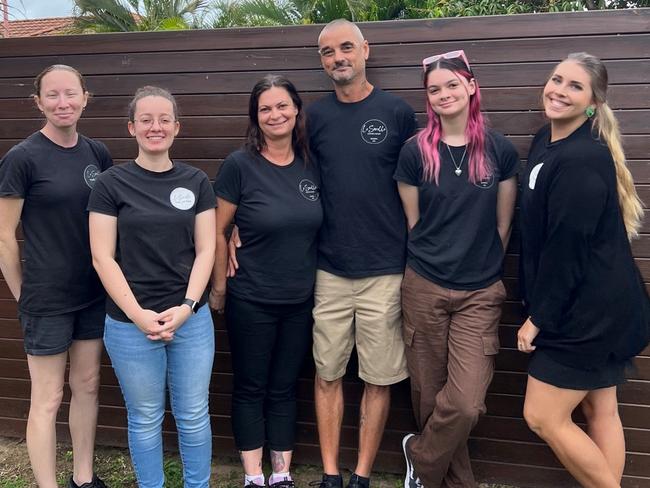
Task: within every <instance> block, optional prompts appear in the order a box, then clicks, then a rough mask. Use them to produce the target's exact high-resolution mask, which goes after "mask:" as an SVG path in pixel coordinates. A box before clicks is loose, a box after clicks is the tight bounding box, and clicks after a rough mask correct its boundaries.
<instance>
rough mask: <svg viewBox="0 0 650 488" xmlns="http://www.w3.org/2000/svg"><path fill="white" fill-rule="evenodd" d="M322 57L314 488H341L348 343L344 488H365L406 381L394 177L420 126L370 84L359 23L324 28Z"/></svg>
mask: <svg viewBox="0 0 650 488" xmlns="http://www.w3.org/2000/svg"><path fill="white" fill-rule="evenodd" d="M318 52H319V54H320V58H321V63H322V66H323V69H324V70H325V73H327V75H328V76H329V77H330V78H331V80H332V82H333V85H334V93H332V94H329V95H327V96H325V97H323V98H322V99H320V100H318V101H317V102H315V103H313V104H312V105H311V106H310V107H309V108H308V110H307V115H308V120H309V126H308V127H309V132H310V143H311V149H312V151H313V152H314V154H315V156H316V160H317V162H318V165H319V168H320V172H321V199H322V204H323V208H324V217H325V219H324V222H323V226H322V227H321V233H320V236H319V256H318V272H317V276H316V288H315V308H314V348H313V352H314V361H315V363H316V379H315V402H316V416H317V422H318V433H319V437H320V448H321V456H322V459H323V471H324V474H323V479H322V481H321V483H320V488H342V487H343V479H342V477H341V475H340V472H339V466H338V460H339V444H340V433H341V423H342V419H343V405H344V399H343V387H342V377H343V375H344V374H345V371H346V367H347V363H348V360H349V359H350V355H351V352H352V349H353V347H354V346H356V349H357V355H358V359H359V361H358V362H359V371H358V374H359V377H360V378H361V379H362V380H363V382H364V391H363V396H362V399H361V406H360V412H359V450H358V458H357V464H356V468H355V470H354V473H353V475H352V477H351V479H350V480H349V483H348V485H347V486H348V488H366V487H368V486H369V485H370V473H371V470H372V465H373V463H374V460H375V456H376V454H377V450H378V448H379V444H380V442H381V438H382V435H383V432H384V426H385V423H386V418H387V417H388V411H389V407H390V385H392V384H394V383H397V382H399V381H402V380H404V379H405V378H407V377H408V373H407V369H406V361H405V357H404V343H403V341H402V328H401V309H400V285H401V282H402V274H403V272H404V263H405V252H406V222H405V219H404V212H403V211H402V207H401V203H400V199H399V195H398V193H397V187H396V185H395V182H394V181H393V172H394V170H395V166H396V164H397V159H398V156H399V152H400V149H401V147H402V144H403V143H404V141H406V140H407V139H408V138H409V137H411V136H412V135H413V133H414V132H415V129H416V121H415V115H414V113H413V109H411V107H409V106H408V104H407V103H405V102H404V101H403V100H402V99H400V98H398V97H396V96H394V95H391V94H389V93H386V92H384V91H382V90H380V89H379V88H376V87H374V86H373V85H372V84H371V83H370V82H368V80H367V79H366V60H367V59H368V56H369V53H370V47H369V45H368V41H366V40H365V39H364V37H363V34H362V33H361V31H360V30H359V27H358V26H357V25H355V24H353V23H352V22H349V21H347V20H343V19H340V20H335V21H333V22H330V23H329V24H327V25H326V26H325V27H324V28H323V30H322V31H321V33H320V35H319V37H318Z"/></svg>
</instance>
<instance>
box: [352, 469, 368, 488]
mask: <svg viewBox="0 0 650 488" xmlns="http://www.w3.org/2000/svg"><path fill="white" fill-rule="evenodd" d="M347 488H370V479H369V478H361V477H360V476H359V475H358V474H356V473H352V476H350V482H349V483H348V486H347Z"/></svg>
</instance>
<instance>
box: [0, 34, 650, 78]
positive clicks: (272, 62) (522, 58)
mask: <svg viewBox="0 0 650 488" xmlns="http://www.w3.org/2000/svg"><path fill="white" fill-rule="evenodd" d="M569 40H570V42H571V43H572V48H573V49H574V50H575V51H588V52H590V53H592V54H594V55H596V56H598V57H600V58H601V59H612V58H614V59H616V58H618V57H619V55H620V52H621V51H624V52H628V53H630V58H647V57H650V47H649V46H650V35H648V34H630V35H609V36H584V37H579V38H566V37H559V38H536V39H490V40H482V41H478V42H476V41H474V42H465V41H464V42H463V44H462V46H459V43H458V42H423V43H418V44H401V45H391V44H388V45H386V44H375V45H372V46H371V56H370V60H369V62H368V66H369V67H371V68H372V67H374V66H382V67H389V66H419V65H420V62H421V60H422V59H423V58H425V57H427V56H430V55H431V53H440V52H448V51H453V50H456V49H459V47H462V48H464V50H465V52H466V53H467V55H468V57H469V61H470V63H471V64H472V66H473V67H474V66H475V65H476V66H478V65H479V64H485V63H522V62H531V61H533V62H539V61H550V62H557V61H559V60H561V59H563V58H564V57H565V56H566V44H567V42H569ZM315 44H316V38H314V39H313V41H312V45H311V46H301V47H295V48H275V47H269V48H268V49H263V50H260V49H259V48H255V49H249V50H238V49H230V50H227V51H223V50H218V46H216V45H215V46H214V47H215V49H211V50H204V51H198V50H194V51H191V52H186V51H178V52H160V53H150V52H147V53H137V52H135V53H120V54H92V53H91V54H76V55H74V54H71V55H66V56H64V55H54V56H30V57H24V56H21V57H10V58H6V59H4V60H3V62H2V63H1V64H0V78H8V77H16V76H26V77H32V76H35V75H36V74H37V73H39V72H40V71H41V70H42V69H44V68H45V67H47V66H49V65H52V64H69V65H73V66H74V67H75V68H77V69H78V70H79V71H80V72H81V73H83V74H84V75H85V76H89V75H102V74H117V73H120V74H126V75H131V74H145V73H160V72H165V73H188V72H195V71H212V72H219V71H274V70H276V69H277V67H278V66H282V67H283V68H284V69H292V70H293V69H319V68H320V57H319V56H318V53H317V52H316V49H315Z"/></svg>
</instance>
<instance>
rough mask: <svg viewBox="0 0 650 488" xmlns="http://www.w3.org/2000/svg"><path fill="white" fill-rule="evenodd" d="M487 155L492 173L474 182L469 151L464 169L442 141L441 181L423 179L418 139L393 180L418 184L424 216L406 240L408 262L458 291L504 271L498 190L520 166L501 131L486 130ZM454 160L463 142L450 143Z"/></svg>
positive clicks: (402, 155) (404, 151)
mask: <svg viewBox="0 0 650 488" xmlns="http://www.w3.org/2000/svg"><path fill="white" fill-rule="evenodd" d="M486 147H487V153H488V155H489V158H490V161H491V163H492V176H490V177H489V178H487V179H486V180H484V181H482V182H481V183H478V184H474V183H472V182H470V181H469V179H468V170H467V155H466V156H465V159H464V161H465V163H463V166H462V170H463V173H462V174H461V175H460V176H456V174H455V169H456V168H455V166H454V164H453V163H452V160H451V158H450V156H449V151H448V150H447V147H446V146H445V144H444V143H441V144H440V174H439V178H438V181H439V185H436V184H435V182H433V183H431V182H428V181H427V182H425V181H423V178H422V174H423V173H422V171H423V170H422V157H421V155H420V150H419V148H418V145H417V141H416V138H413V139H411V140H410V141H408V142H407V143H406V144H405V145H404V148H403V149H402V152H401V153H400V156H399V162H398V164H397V170H396V171H395V179H396V180H397V181H401V182H404V183H407V184H409V185H412V186H416V187H418V189H419V191H418V195H419V208H420V220H419V221H418V222H417V223H416V224H415V227H413V229H411V232H410V234H409V240H408V258H407V263H408V265H409V266H410V267H411V268H413V270H414V271H415V272H417V273H418V274H420V275H422V276H423V277H425V278H427V279H428V280H430V281H433V282H434V283H436V284H438V285H440V286H444V287H446V288H451V289H455V290H478V289H480V288H485V287H486V286H489V285H490V284H492V283H494V282H495V281H497V280H498V279H499V277H500V275H501V263H502V260H503V252H504V249H503V245H502V244H501V238H500V237H499V233H498V231H497V219H496V208H497V192H498V189H499V183H500V182H501V181H504V180H507V179H509V178H512V177H513V176H514V175H516V174H517V171H518V170H519V158H518V156H517V151H516V149H515V148H514V146H513V145H512V143H511V142H510V141H508V140H507V139H506V138H505V137H504V136H502V135H501V134H499V133H497V132H494V131H491V130H490V131H488V137H486ZM450 150H451V152H452V154H453V156H454V159H455V160H456V163H458V162H460V161H461V159H462V158H463V152H464V151H465V146H460V147H450Z"/></svg>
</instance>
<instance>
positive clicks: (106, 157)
mask: <svg viewBox="0 0 650 488" xmlns="http://www.w3.org/2000/svg"><path fill="white" fill-rule="evenodd" d="M95 142H96V143H97V144H98V145H99V147H100V151H99V154H100V157H101V161H100V162H99V164H100V165H101V166H100V167H101V169H102V171H106V170H107V169H108V168H110V167H111V166H113V158H112V157H111V153H110V152H109V150H108V148H107V147H106V144H104V143H103V142H101V141H95Z"/></svg>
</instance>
